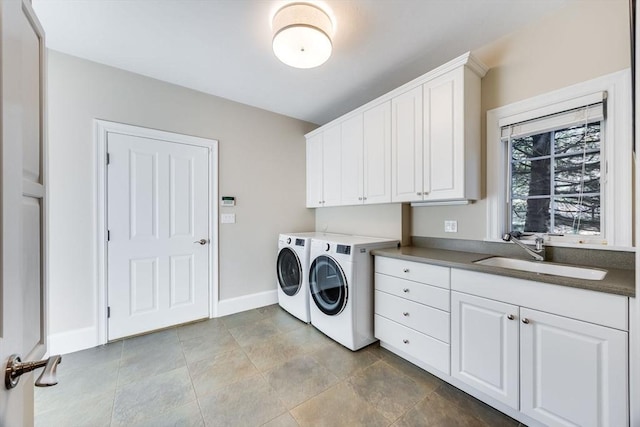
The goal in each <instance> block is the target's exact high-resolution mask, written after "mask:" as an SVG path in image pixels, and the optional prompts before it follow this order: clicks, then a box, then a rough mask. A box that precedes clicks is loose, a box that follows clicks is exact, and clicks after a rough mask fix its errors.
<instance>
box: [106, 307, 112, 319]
mask: <svg viewBox="0 0 640 427" xmlns="http://www.w3.org/2000/svg"><path fill="white" fill-rule="evenodd" d="M110 317H111V307H107V319H109V318H110Z"/></svg>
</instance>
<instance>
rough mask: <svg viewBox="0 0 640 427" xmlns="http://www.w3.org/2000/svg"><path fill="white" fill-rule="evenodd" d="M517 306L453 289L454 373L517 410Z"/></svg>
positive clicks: (455, 375) (452, 352)
mask: <svg viewBox="0 0 640 427" xmlns="http://www.w3.org/2000/svg"><path fill="white" fill-rule="evenodd" d="M517 318H518V307H517V306H514V305H510V304H505V303H502V302H498V301H494V300H489V299H485V298H480V297H475V296H471V295H467V294H463V293H459V292H451V375H452V376H453V377H455V378H457V379H459V380H460V381H462V382H464V383H466V384H469V385H470V386H472V387H474V388H476V389H478V390H480V391H482V392H483V393H485V394H487V395H489V396H491V397H493V398H494V399H497V400H499V401H501V402H503V403H505V404H506V405H509V406H511V407H512V408H514V409H518V321H517Z"/></svg>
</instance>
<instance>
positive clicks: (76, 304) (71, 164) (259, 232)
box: [48, 52, 315, 335]
mask: <svg viewBox="0 0 640 427" xmlns="http://www.w3.org/2000/svg"><path fill="white" fill-rule="evenodd" d="M238 84H242V82H238ZM48 85H49V94H48V95H49V98H48V104H49V105H48V108H49V152H50V156H49V159H50V184H51V185H50V200H51V203H50V208H51V211H50V254H51V257H50V265H51V269H50V295H51V298H50V305H51V309H50V333H51V334H53V335H55V334H63V335H64V334H65V333H72V332H71V331H74V330H83V331H85V333H86V332H90V330H91V328H95V327H96V314H95V313H96V298H97V296H96V295H97V294H96V292H97V288H96V222H95V218H96V182H95V173H96V168H95V163H96V152H95V146H94V139H93V128H92V120H93V119H94V118H98V119H104V120H109V121H115V122H121V123H127V124H132V125H137V126H143V127H149V128H155V129H161V130H165V131H170V132H177V133H183V134H188V135H195V136H199V137H204V138H211V139H217V140H218V141H219V194H220V195H221V196H222V195H229V196H236V198H237V206H236V207H235V208H221V209H220V212H221V213H224V212H233V213H235V214H236V220H237V223H236V224H220V226H219V227H220V228H219V232H220V236H219V238H220V246H219V252H220V257H219V260H220V275H219V278H220V294H219V295H220V299H230V298H234V297H239V296H244V295H250V294H254V293H258V292H263V291H269V290H274V291H275V289H276V288H275V271H274V260H275V258H276V255H277V237H278V233H280V232H284V231H291V232H294V231H310V230H313V229H314V213H313V211H312V210H309V209H306V208H305V207H304V206H305V151H304V150H305V144H304V134H305V133H306V132H309V131H310V130H312V129H313V128H314V127H315V126H314V125H311V124H309V123H305V122H301V121H299V120H294V119H291V118H288V117H284V116H282V115H278V114H274V113H270V112H267V111H264V110H260V109H257V108H253V107H249V106H246V105H242V104H238V103H235V102H231V101H227V100H224V99H221V98H217V97H214V96H210V95H206V94H203V93H200V92H196V91H192V90H189V89H185V88H183V87H179V86H175V85H171V84H168V83H164V82H160V81H158V80H154V79H151V78H147V77H143V76H140V75H136V74H132V73H129V72H126V71H122V70H118V69H115V68H111V67H107V66H104V65H100V64H97V63H93V62H89V61H86V60H83V59H79V58H75V57H72V56H68V55H65V54H61V53H58V52H49V74H48ZM214 203H217V201H214Z"/></svg>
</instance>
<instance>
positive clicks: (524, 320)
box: [522, 317, 529, 325]
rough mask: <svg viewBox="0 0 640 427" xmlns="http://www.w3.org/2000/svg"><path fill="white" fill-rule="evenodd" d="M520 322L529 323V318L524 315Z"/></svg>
mask: <svg viewBox="0 0 640 427" xmlns="http://www.w3.org/2000/svg"><path fill="white" fill-rule="evenodd" d="M522 323H524V324H525V325H528V324H529V319H527V318H526V317H525V318H524V319H522Z"/></svg>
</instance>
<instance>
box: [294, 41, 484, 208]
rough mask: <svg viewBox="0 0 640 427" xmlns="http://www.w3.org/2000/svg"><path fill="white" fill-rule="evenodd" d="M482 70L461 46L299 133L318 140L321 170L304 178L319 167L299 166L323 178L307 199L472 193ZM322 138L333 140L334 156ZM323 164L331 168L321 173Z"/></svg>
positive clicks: (327, 201)
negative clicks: (427, 68)
mask: <svg viewBox="0 0 640 427" xmlns="http://www.w3.org/2000/svg"><path fill="white" fill-rule="evenodd" d="M486 72H487V69H486V67H485V66H484V65H482V64H481V63H480V62H478V61H477V60H476V59H475V58H473V56H471V54H470V53H466V54H464V55H462V56H460V57H458V58H456V59H454V60H452V61H450V62H448V63H447V64H444V65H443V66H441V67H438V68H436V69H435V70H432V71H430V72H428V73H426V74H425V75H423V76H421V77H419V78H417V79H415V80H413V81H411V82H409V83H407V84H405V85H403V86H401V87H399V88H397V89H395V90H394V91H392V92H389V93H388V94H386V95H383V96H381V97H380V98H378V99H376V100H374V101H372V102H370V103H369V104H367V105H365V106H363V107H360V108H358V109H357V110H355V111H353V112H351V113H349V114H347V115H345V116H343V117H340V118H338V119H336V120H334V121H333V122H331V123H329V124H327V125H325V126H323V127H321V128H319V129H316V130H315V131H313V132H311V133H309V134H307V135H306V137H307V141H311V140H314V139H316V138H318V137H319V136H320V135H322V137H321V139H323V141H324V142H323V143H322V144H321V145H323V148H324V154H323V155H322V158H323V166H322V175H323V176H322V177H321V178H318V177H317V176H316V177H311V174H318V173H320V172H319V169H318V167H317V164H316V165H311V164H308V165H307V180H308V182H310V183H315V182H316V181H318V180H320V181H322V182H323V192H322V197H320V199H319V200H316V199H318V197H317V194H313V195H307V206H309V207H319V206H335V205H357V204H366V203H389V202H415V201H426V202H428V201H449V200H475V199H478V198H479V197H480V181H481V180H480V79H481V78H482V77H483V76H484V74H485V73H486ZM327 141H330V142H329V143H328V142H327ZM327 144H329V146H330V147H331V148H332V152H333V151H334V150H333V149H334V148H335V146H336V145H337V146H338V150H337V151H338V157H337V158H336V157H333V154H331V155H327V152H326V151H327ZM310 157H311V160H312V161H313V159H314V156H313V155H312V156H309V155H307V159H309V158H310ZM326 162H332V163H333V164H332V165H328V164H327V163H326ZM328 169H332V170H333V171H334V172H335V171H336V170H337V172H338V173H337V174H336V175H332V176H330V177H328V176H326V174H327V173H328ZM336 179H337V180H338V182H336ZM327 185H329V188H328V187H327ZM307 189H308V191H309V190H310V189H311V188H310V187H309V186H308V187H307Z"/></svg>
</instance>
